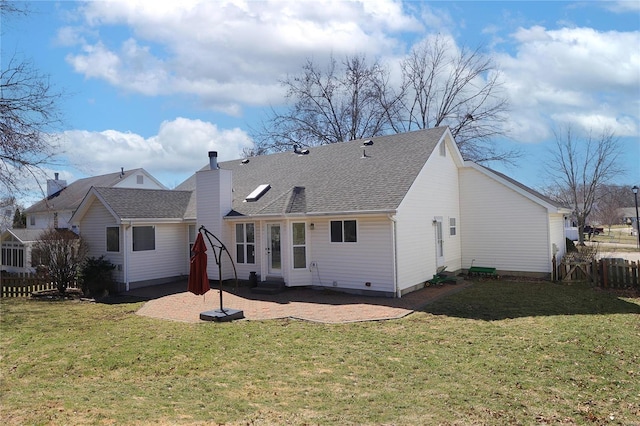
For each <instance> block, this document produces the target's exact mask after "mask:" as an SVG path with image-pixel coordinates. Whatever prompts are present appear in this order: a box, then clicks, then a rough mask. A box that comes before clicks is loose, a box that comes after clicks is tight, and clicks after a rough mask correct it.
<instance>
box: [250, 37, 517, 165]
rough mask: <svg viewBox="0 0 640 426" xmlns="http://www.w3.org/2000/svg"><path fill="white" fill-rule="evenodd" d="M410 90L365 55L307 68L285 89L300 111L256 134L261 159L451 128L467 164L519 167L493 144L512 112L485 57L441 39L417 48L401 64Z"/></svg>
mask: <svg viewBox="0 0 640 426" xmlns="http://www.w3.org/2000/svg"><path fill="white" fill-rule="evenodd" d="M400 65H401V69H402V83H401V84H399V85H398V86H394V85H392V84H391V80H390V78H389V75H390V74H389V71H388V70H387V69H385V68H384V67H383V66H381V64H380V63H379V62H378V61H376V62H374V63H372V64H368V63H367V61H366V58H365V56H364V55H355V56H351V57H347V58H346V59H345V60H344V61H343V62H342V63H340V64H338V63H337V62H336V61H335V60H334V59H333V58H332V59H331V61H330V62H329V65H328V67H327V69H326V70H323V69H321V67H319V66H318V64H316V63H314V62H313V61H311V60H307V62H306V64H305V65H304V67H303V69H302V72H301V73H300V74H299V75H294V76H289V77H287V78H286V79H285V80H284V81H283V82H282V84H283V85H284V87H285V88H286V89H287V99H288V100H289V101H291V102H292V106H291V107H290V108H288V109H286V110H285V111H284V112H280V110H275V109H272V110H271V111H270V113H269V118H268V119H267V121H266V123H263V124H262V128H261V129H259V130H258V131H253V132H252V133H253V135H252V136H253V137H254V140H255V141H256V148H255V149H254V150H253V151H251V152H247V153H246V154H250V155H260V154H263V153H265V152H268V151H274V150H276V151H277V150H282V149H290V148H291V146H292V145H300V146H314V145H323V144H329V143H335V142H342V141H348V140H353V139H360V138H365V137H371V136H378V135H382V134H389V133H400V132H406V131H411V130H418V129H427V128H431V127H437V126H444V125H446V126H449V127H450V128H451V131H452V134H453V136H454V137H455V139H456V142H457V143H458V147H459V148H460V151H461V153H462V155H463V157H464V158H465V159H468V160H474V161H476V162H488V161H503V162H509V161H512V160H515V159H516V158H517V157H518V156H519V153H518V152H517V151H516V150H502V151H501V150H500V149H498V148H497V147H496V145H495V144H494V143H493V141H492V138H494V137H495V136H500V135H503V129H504V127H503V126H502V123H503V121H504V120H505V113H506V111H507V109H508V102H507V98H506V97H505V96H503V93H502V90H501V89H502V87H501V83H500V78H499V76H500V74H499V72H498V70H497V67H496V65H495V64H494V63H493V61H491V59H489V58H487V57H485V56H483V55H482V54H481V52H480V49H476V50H468V49H466V48H462V49H461V50H458V49H457V48H456V46H453V45H452V44H451V43H450V42H449V41H448V39H446V38H444V37H440V36H438V37H435V38H433V39H430V40H429V41H427V42H425V43H423V44H421V45H419V46H417V47H416V48H414V49H413V50H412V52H411V54H410V55H409V56H408V57H407V58H406V59H405V60H403V61H402V62H401V64H400Z"/></svg>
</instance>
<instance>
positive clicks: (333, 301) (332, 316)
mask: <svg viewBox="0 0 640 426" xmlns="http://www.w3.org/2000/svg"><path fill="white" fill-rule="evenodd" d="M173 285H174V286H175V289H176V290H177V291H178V292H175V293H174V294H169V295H162V294H160V295H157V297H154V295H153V293H152V292H150V291H151V290H148V289H147V290H145V289H140V290H134V291H132V292H130V293H131V294H135V293H137V294H138V295H141V296H143V297H145V298H149V299H151V300H149V301H148V302H146V303H145V304H144V306H143V307H142V308H140V309H139V310H138V312H137V313H138V314H139V315H143V316H147V317H153V318H161V319H166V320H173V321H183V322H201V320H200V313H201V312H204V311H210V310H214V309H219V308H220V293H219V290H217V289H211V290H210V291H209V292H207V293H206V294H205V295H204V296H196V295H194V294H192V293H189V292H187V291H186V289H187V283H186V282H184V283H175V284H173ZM181 285H183V287H181ZM470 285H471V283H470V282H466V281H463V282H461V283H458V284H446V285H443V286H436V287H426V288H423V289H421V290H418V291H414V292H412V293H409V294H407V295H405V296H403V297H402V298H400V299H393V298H384V297H374V296H361V295H352V294H345V293H338V292H334V291H329V290H323V289H319V290H316V289H310V288H288V289H286V290H285V291H284V292H282V293H280V294H275V295H263V294H253V293H251V292H250V290H249V288H247V287H240V288H238V289H237V290H236V289H232V288H231V289H227V288H226V287H225V290H224V291H223V306H224V307H225V308H231V309H239V310H242V311H243V312H244V317H245V319H247V320H269V319H276V318H294V319H301V320H307V321H315V322H323V323H345V322H357V321H379V320H387V319H395V318H402V317H404V316H406V315H409V314H410V313H412V312H413V311H415V310H417V309H420V308H422V307H423V306H425V305H427V304H428V303H430V302H432V301H434V300H436V299H439V298H441V297H444V296H446V295H449V294H452V293H455V292H458V291H460V290H463V289H465V288H467V287H469V286H470ZM181 288H184V291H179V290H180V289H181Z"/></svg>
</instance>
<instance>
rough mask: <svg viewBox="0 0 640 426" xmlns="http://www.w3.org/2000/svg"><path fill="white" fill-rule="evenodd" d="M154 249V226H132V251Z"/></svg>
mask: <svg viewBox="0 0 640 426" xmlns="http://www.w3.org/2000/svg"><path fill="white" fill-rule="evenodd" d="M155 249H156V227H155V226H134V227H133V251H147V250H155Z"/></svg>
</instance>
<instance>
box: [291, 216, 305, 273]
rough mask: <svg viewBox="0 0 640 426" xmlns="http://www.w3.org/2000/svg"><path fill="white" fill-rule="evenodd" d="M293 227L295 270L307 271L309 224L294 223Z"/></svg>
mask: <svg viewBox="0 0 640 426" xmlns="http://www.w3.org/2000/svg"><path fill="white" fill-rule="evenodd" d="M292 227H293V229H292V231H293V232H292V237H293V241H292V243H293V244H292V247H293V269H305V268H306V267H307V236H306V227H307V224H306V223H294V224H292Z"/></svg>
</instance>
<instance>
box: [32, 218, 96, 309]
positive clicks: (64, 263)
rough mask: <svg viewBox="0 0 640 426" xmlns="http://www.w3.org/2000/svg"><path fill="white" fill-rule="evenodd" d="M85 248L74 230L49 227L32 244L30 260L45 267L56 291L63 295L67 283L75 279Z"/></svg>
mask: <svg viewBox="0 0 640 426" xmlns="http://www.w3.org/2000/svg"><path fill="white" fill-rule="evenodd" d="M87 250H88V248H87V245H86V243H85V242H84V240H83V239H82V238H81V237H80V236H78V235H76V234H75V233H74V232H72V231H70V230H67V229H54V228H51V229H48V230H46V231H44V233H43V234H42V235H40V239H39V240H38V241H36V243H35V244H34V247H33V251H32V254H31V255H32V262H33V261H34V260H35V261H36V262H38V263H40V264H41V265H42V266H44V267H45V270H46V271H47V273H48V275H49V277H50V278H51V280H53V282H54V283H56V286H57V287H58V292H59V293H60V295H61V296H64V294H65V293H66V291H67V288H68V287H69V285H70V284H72V283H74V282H75V281H76V280H77V278H78V275H79V273H80V268H81V266H82V264H83V262H84V261H85V259H86V256H87ZM34 257H35V258H37V259H33V258H34Z"/></svg>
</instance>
